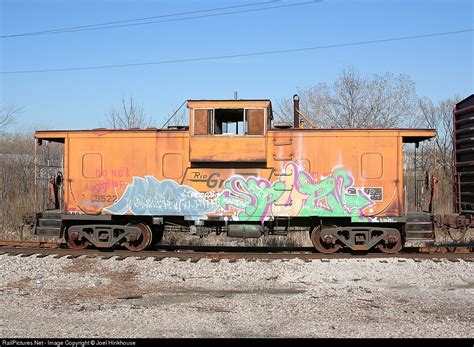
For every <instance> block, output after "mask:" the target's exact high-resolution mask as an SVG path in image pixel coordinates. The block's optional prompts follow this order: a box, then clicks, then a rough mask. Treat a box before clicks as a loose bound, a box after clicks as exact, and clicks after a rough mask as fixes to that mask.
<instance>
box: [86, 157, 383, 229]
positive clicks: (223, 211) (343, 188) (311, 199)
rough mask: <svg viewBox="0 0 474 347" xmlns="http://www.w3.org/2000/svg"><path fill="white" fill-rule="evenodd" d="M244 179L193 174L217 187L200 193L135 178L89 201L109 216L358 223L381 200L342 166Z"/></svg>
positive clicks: (293, 168) (291, 167) (292, 167)
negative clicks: (325, 170) (114, 192)
mask: <svg viewBox="0 0 474 347" xmlns="http://www.w3.org/2000/svg"><path fill="white" fill-rule="evenodd" d="M244 175H245V176H244ZM246 175H247V174H242V173H241V174H235V175H232V176H231V177H229V178H228V179H226V180H224V179H221V178H220V176H219V175H218V174H215V173H211V174H200V173H194V175H193V179H190V181H193V180H194V181H199V182H206V183H207V186H208V187H210V186H212V187H215V188H218V187H219V186H222V189H220V190H217V191H215V190H209V191H205V192H199V191H197V190H196V189H194V188H192V187H190V186H187V185H180V184H178V183H176V182H175V181H173V180H169V179H166V180H162V181H159V180H157V179H156V178H155V177H153V176H145V177H136V176H135V177H133V181H132V183H130V184H128V185H127V187H126V189H125V191H124V193H123V194H122V196H120V197H119V198H118V200H117V197H116V196H114V195H95V197H96V199H93V201H94V202H113V204H112V205H111V206H108V207H106V208H104V211H106V212H109V213H112V214H128V213H131V214H135V215H157V216H160V215H161V216H184V218H185V219H187V220H199V219H206V218H208V216H212V215H213V216H221V217H222V216H230V217H232V218H233V219H234V220H240V221H264V220H266V219H268V218H269V217H272V216H282V217H295V216H298V217H310V216H319V217H351V220H352V221H358V222H361V221H368V220H369V218H370V217H369V216H368V215H365V214H364V211H365V210H366V209H368V208H370V207H372V206H373V205H375V203H376V202H377V201H382V199H383V190H382V188H370V187H369V188H368V187H356V186H354V182H355V180H354V178H353V176H352V175H351V172H350V171H349V170H347V169H345V168H343V167H337V168H334V169H333V170H332V171H331V172H330V173H328V174H327V175H326V176H319V177H318V175H316V174H310V173H308V172H306V171H305V170H304V169H302V168H301V167H299V166H298V165H297V164H296V163H293V162H289V163H287V164H286V165H285V167H284V169H283V171H282V172H281V173H280V174H279V178H278V179H277V180H275V181H273V182H270V181H269V180H267V179H265V178H261V177H256V176H246ZM370 211H371V210H370ZM370 211H369V212H370Z"/></svg>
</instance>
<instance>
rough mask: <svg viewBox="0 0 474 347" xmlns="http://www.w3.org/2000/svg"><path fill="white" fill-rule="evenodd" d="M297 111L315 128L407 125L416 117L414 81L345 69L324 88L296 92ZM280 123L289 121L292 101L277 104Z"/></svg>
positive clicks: (406, 77) (321, 85)
mask: <svg viewBox="0 0 474 347" xmlns="http://www.w3.org/2000/svg"><path fill="white" fill-rule="evenodd" d="M298 95H299V97H300V107H301V108H300V112H301V113H302V114H303V115H305V116H306V117H307V118H310V119H311V120H312V122H311V123H313V124H315V125H316V127H319V128H323V127H324V128H328V127H329V128H391V127H402V126H410V125H411V123H413V122H414V119H415V114H416V92H415V84H414V82H413V81H412V80H411V79H410V78H409V77H408V76H406V75H394V74H391V73H387V74H385V75H374V76H373V77H372V78H367V77H364V76H362V75H360V74H359V73H357V72H356V71H354V70H353V69H346V70H343V71H342V72H341V74H340V75H339V77H338V78H337V79H336V80H335V81H334V83H332V84H331V85H328V84H326V83H319V84H317V85H315V86H313V87H310V88H307V89H298ZM279 113H280V115H281V118H282V120H285V121H287V120H289V119H291V114H292V113H293V111H292V100H291V99H287V100H283V101H282V102H281V103H280V108H279Z"/></svg>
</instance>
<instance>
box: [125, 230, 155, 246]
mask: <svg viewBox="0 0 474 347" xmlns="http://www.w3.org/2000/svg"><path fill="white" fill-rule="evenodd" d="M127 226H132V227H138V228H139V229H140V235H138V237H137V236H135V235H129V236H127V241H126V242H125V243H124V246H125V248H127V249H128V250H130V251H136V252H138V251H143V250H144V249H145V248H147V247H148V246H149V245H150V244H151V239H152V232H151V229H150V227H149V226H148V225H147V224H144V223H129V224H127Z"/></svg>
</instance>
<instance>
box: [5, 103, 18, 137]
mask: <svg viewBox="0 0 474 347" xmlns="http://www.w3.org/2000/svg"><path fill="white" fill-rule="evenodd" d="M21 110H22V108H20V107H16V106H14V105H6V106H1V107H0V132H3V131H5V129H6V128H7V127H8V126H10V125H12V124H15V123H16V116H17V114H18V113H19V112H20V111H21Z"/></svg>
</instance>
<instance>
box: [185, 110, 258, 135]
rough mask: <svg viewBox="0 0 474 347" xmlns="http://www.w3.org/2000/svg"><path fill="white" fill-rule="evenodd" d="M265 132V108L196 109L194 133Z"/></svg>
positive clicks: (245, 133) (256, 133)
mask: <svg viewBox="0 0 474 347" xmlns="http://www.w3.org/2000/svg"><path fill="white" fill-rule="evenodd" d="M264 134H265V110H264V109H244V108H235V109H234V108H232V109H230V108H216V109H194V135H264Z"/></svg>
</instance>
